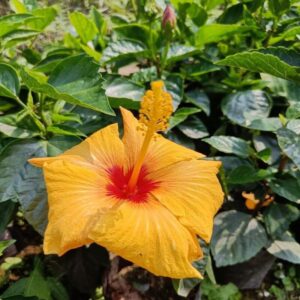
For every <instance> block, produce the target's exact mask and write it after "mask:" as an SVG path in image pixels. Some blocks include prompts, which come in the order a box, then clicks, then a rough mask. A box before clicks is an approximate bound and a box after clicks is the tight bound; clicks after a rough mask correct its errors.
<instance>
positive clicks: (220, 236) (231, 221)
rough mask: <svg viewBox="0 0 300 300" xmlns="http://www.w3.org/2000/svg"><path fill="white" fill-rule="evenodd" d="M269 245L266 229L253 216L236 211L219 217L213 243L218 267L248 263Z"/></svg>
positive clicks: (224, 213)
mask: <svg viewBox="0 0 300 300" xmlns="http://www.w3.org/2000/svg"><path fill="white" fill-rule="evenodd" d="M267 244H268V237H267V234H266V231H265V229H264V227H263V226H262V225H261V224H260V223H259V222H258V221H257V220H256V219H255V218H253V217H252V216H251V215H248V214H245V213H242V212H238V211H235V210H231V211H226V212H222V213H220V214H218V215H217V217H216V219H215V227H214V234H213V237H212V241H211V249H212V253H213V257H214V260H215V262H216V266H217V267H225V266H231V265H235V264H238V263H242V262H244V261H247V260H249V259H250V258H252V257H253V256H255V255H256V254H257V253H258V252H259V251H260V250H261V249H262V248H263V247H265V246H266V245H267Z"/></svg>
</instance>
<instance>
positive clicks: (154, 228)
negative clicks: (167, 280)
mask: <svg viewBox="0 0 300 300" xmlns="http://www.w3.org/2000/svg"><path fill="white" fill-rule="evenodd" d="M89 237H90V238H91V239H92V240H94V241H95V242H96V243H98V244H100V245H101V246H103V247H106V248H107V249H108V250H110V251H112V252H114V253H115V254H117V255H120V256H122V257H124V258H125V259H127V260H129V261H132V262H133V263H135V264H137V265H139V266H141V267H143V268H145V269H147V270H149V271H150V272H152V273H154V274H156V275H158V276H166V277H172V278H185V277H197V278H201V274H200V273H199V272H198V271H197V270H196V269H195V268H193V267H192V265H191V261H193V260H195V259H198V258H199V257H201V256H202V252H201V249H200V247H199V245H198V242H197V240H196V238H195V236H194V235H192V234H191V232H189V231H188V230H187V229H186V228H185V227H184V226H182V225H181V224H180V223H179V222H178V221H177V219H176V218H175V217H174V216H173V215H172V214H171V213H170V212H169V211H168V210H167V209H166V208H164V207H163V206H162V205H161V204H160V203H159V202H157V201H156V200H155V199H153V198H149V199H148V200H147V202H144V203H138V204H136V203H133V202H130V201H120V202H119V204H118V205H117V206H116V207H115V208H112V209H111V210H110V212H109V213H107V214H104V215H103V216H102V217H101V218H99V222H98V223H97V224H96V226H95V227H94V229H92V230H91V233H90V234H89Z"/></svg>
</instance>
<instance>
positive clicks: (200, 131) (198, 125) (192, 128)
mask: <svg viewBox="0 0 300 300" xmlns="http://www.w3.org/2000/svg"><path fill="white" fill-rule="evenodd" d="M178 129H179V130H180V131H181V132H182V133H183V134H185V135H186V136H187V137H189V138H191V139H201V138H204V137H206V136H208V135H209V133H208V131H207V128H206V126H205V125H204V124H203V122H202V121H201V120H200V119H199V118H198V117H196V116H191V117H189V118H188V119H187V120H186V121H184V122H182V123H181V124H180V125H179V126H178Z"/></svg>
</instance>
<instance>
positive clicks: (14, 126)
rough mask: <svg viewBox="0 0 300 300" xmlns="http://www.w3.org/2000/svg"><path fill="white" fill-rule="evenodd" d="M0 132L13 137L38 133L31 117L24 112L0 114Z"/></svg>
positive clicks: (25, 136) (32, 135)
mask: <svg viewBox="0 0 300 300" xmlns="http://www.w3.org/2000/svg"><path fill="white" fill-rule="evenodd" d="M0 132H2V133H3V134H4V135H6V136H9V137H13V138H19V139H24V138H31V137H34V136H38V135H39V134H40V132H39V130H38V128H37V127H36V126H35V124H34V122H33V121H32V119H31V118H28V115H27V114H25V113H24V112H20V113H18V114H6V115H4V116H0Z"/></svg>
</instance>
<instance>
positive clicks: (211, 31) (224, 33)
mask: <svg viewBox="0 0 300 300" xmlns="http://www.w3.org/2000/svg"><path fill="white" fill-rule="evenodd" d="M250 29H251V27H249V26H241V25H232V24H208V25H204V26H202V27H200V29H199V31H198V32H197V33H196V45H197V46H199V47H202V46H204V45H205V44H209V43H216V42H219V41H221V40H224V39H227V38H229V37H230V36H232V35H234V34H237V33H240V34H241V33H243V32H246V31H249V30H250Z"/></svg>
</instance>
